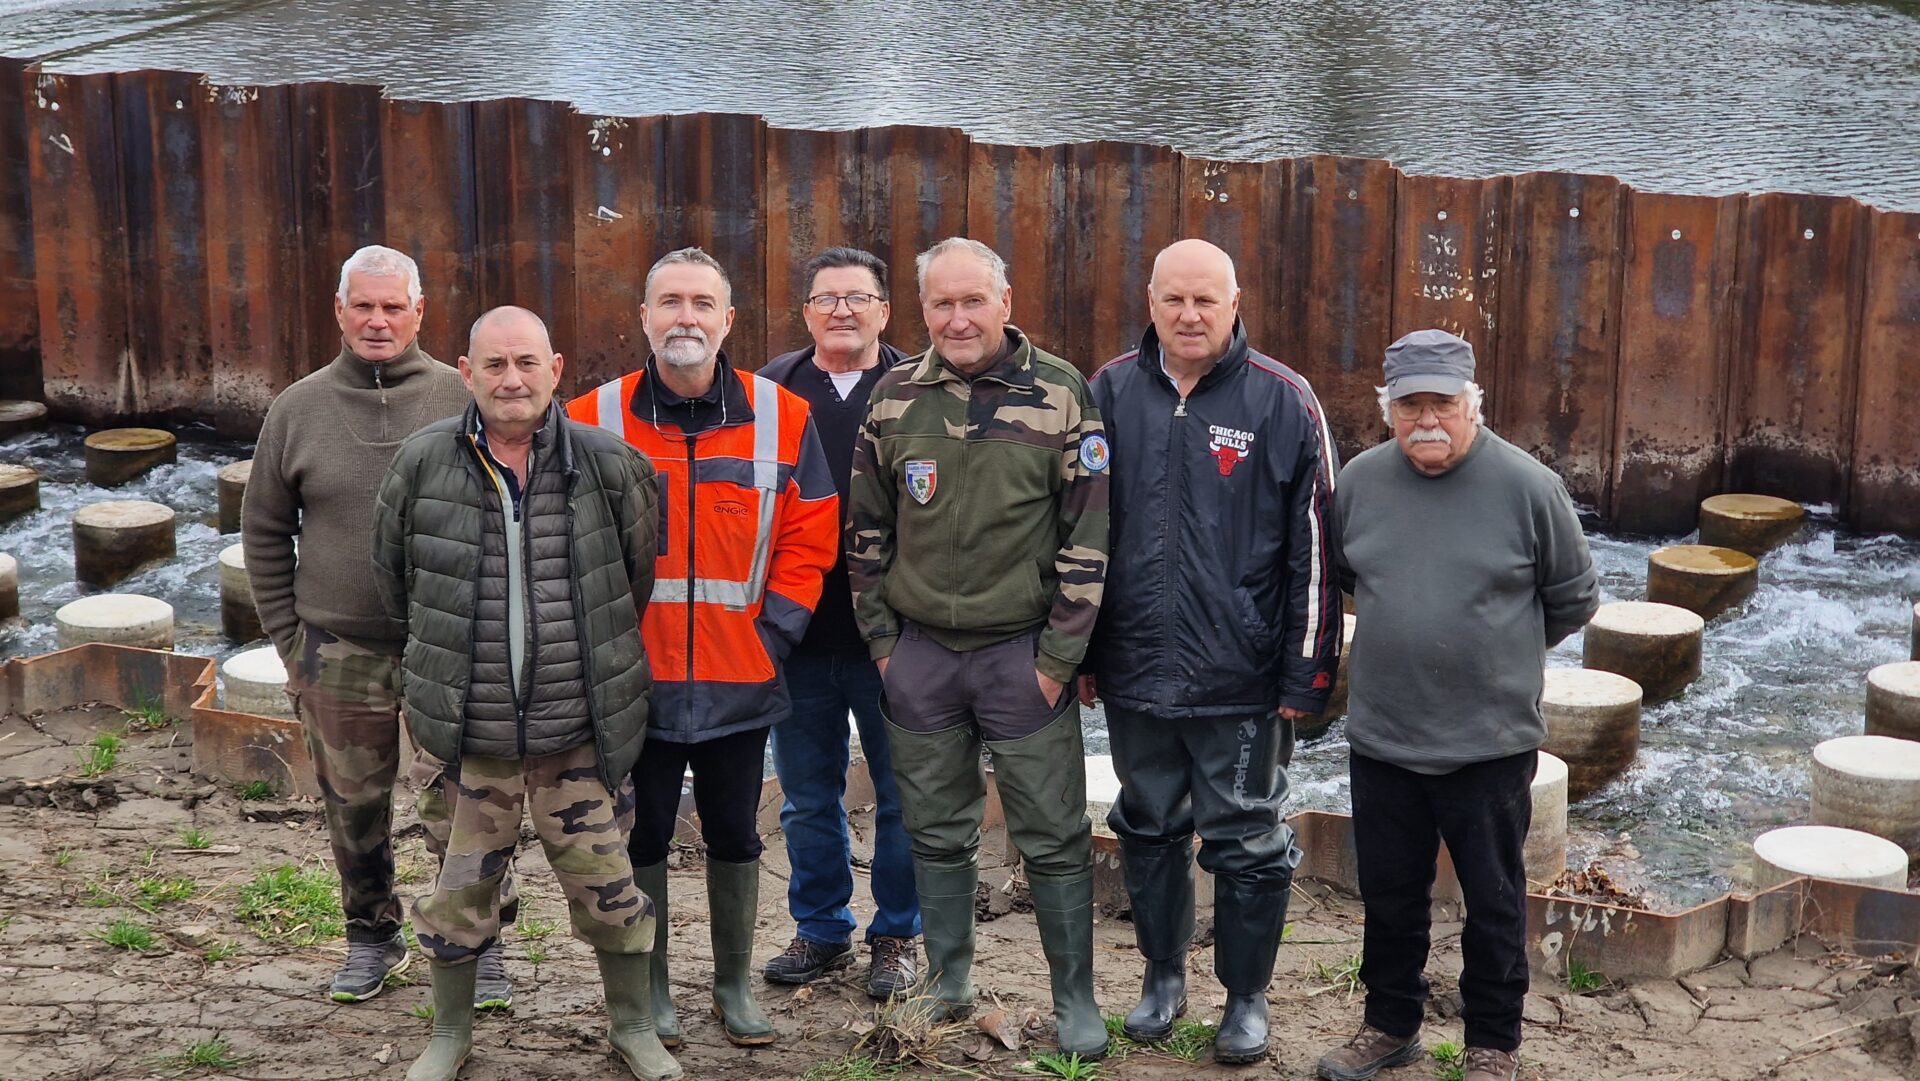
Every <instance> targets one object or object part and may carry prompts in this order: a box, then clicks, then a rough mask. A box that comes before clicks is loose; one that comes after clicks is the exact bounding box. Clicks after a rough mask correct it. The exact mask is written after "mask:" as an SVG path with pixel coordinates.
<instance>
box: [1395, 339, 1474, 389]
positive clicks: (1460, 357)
mask: <svg viewBox="0 0 1920 1081" xmlns="http://www.w3.org/2000/svg"><path fill="white" fill-rule="evenodd" d="M1384 367H1385V371H1386V377H1387V397H1388V398H1389V399H1392V398H1404V397H1406V396H1407V395H1409V394H1446V395H1449V396H1451V395H1455V394H1458V393H1460V392H1461V391H1463V390H1465V389H1467V383H1469V382H1470V381H1472V379H1473V346H1472V345H1471V344H1470V343H1468V341H1467V340H1466V339H1465V338H1462V337H1459V336H1457V335H1453V334H1448V333H1447V332H1446V331H1444V330H1416V331H1414V332H1413V333H1411V334H1408V335H1407V336H1405V337H1403V338H1401V339H1400V340H1399V341H1397V342H1394V343H1393V344H1392V345H1389V346H1387V362H1386V364H1385V365H1384Z"/></svg>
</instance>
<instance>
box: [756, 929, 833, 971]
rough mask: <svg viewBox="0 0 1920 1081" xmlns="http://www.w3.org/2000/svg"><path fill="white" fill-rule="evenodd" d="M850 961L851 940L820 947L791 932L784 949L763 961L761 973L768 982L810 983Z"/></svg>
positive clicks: (818, 944)
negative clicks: (789, 941) (790, 939)
mask: <svg viewBox="0 0 1920 1081" xmlns="http://www.w3.org/2000/svg"><path fill="white" fill-rule="evenodd" d="M850 964H853V943H851V942H843V943H841V944H839V945H837V946H823V945H821V944H820V943H818V942H812V941H809V940H807V939H804V938H801V937H800V936H799V935H795V936H793V941H792V942H791V943H789V944H788V945H787V948H786V951H785V952H783V953H781V954H780V955H779V956H777V957H775V958H773V959H772V960H770V961H768V962H767V967H766V968H765V969H764V970H763V975H765V976H766V978H767V982H768V983H812V982H813V981H815V980H817V979H819V978H820V977H822V976H824V975H826V974H827V973H829V972H831V971H833V970H834V969H836V968H845V967H846V966H848V965H850Z"/></svg>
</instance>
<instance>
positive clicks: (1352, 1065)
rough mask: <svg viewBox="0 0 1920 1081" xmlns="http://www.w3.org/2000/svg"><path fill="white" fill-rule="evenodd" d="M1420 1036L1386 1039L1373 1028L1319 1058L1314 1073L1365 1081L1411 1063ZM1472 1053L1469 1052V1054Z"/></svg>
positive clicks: (1335, 1079) (1416, 1055)
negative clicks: (1390, 1068) (1391, 1067)
mask: <svg viewBox="0 0 1920 1081" xmlns="http://www.w3.org/2000/svg"><path fill="white" fill-rule="evenodd" d="M1422 1053H1423V1052H1422V1049H1421V1047H1420V1034H1419V1033H1418V1032H1415V1033H1414V1034H1413V1035H1411V1036H1389V1035H1387V1034H1386V1033H1384V1032H1382V1031H1380V1030H1379V1029H1377V1028H1374V1027H1373V1026H1372V1025H1366V1026H1363V1027H1362V1028H1361V1029H1360V1031H1359V1033H1358V1034H1356V1035H1355V1036H1354V1037H1353V1039H1351V1040H1348V1041H1347V1042H1346V1043H1343V1044H1341V1045H1340V1046H1339V1047H1336V1048H1334V1049H1333V1050H1331V1051H1329V1052H1327V1053H1326V1054H1324V1055H1321V1056H1320V1065H1319V1066H1318V1067H1317V1068H1316V1069H1315V1071H1314V1072H1315V1073H1316V1074H1317V1075H1318V1076H1320V1077H1324V1078H1326V1079H1327V1081H1367V1079H1368V1078H1370V1077H1372V1076H1373V1075H1374V1074H1377V1073H1379V1072H1380V1071H1381V1070H1384V1069H1386V1068H1388V1067H1389V1066H1401V1065H1405V1064H1406V1063H1409V1062H1412V1061H1413V1060H1414V1059H1417V1058H1419V1057H1420V1056H1421V1054H1422ZM1469 1054H1471V1052H1469Z"/></svg>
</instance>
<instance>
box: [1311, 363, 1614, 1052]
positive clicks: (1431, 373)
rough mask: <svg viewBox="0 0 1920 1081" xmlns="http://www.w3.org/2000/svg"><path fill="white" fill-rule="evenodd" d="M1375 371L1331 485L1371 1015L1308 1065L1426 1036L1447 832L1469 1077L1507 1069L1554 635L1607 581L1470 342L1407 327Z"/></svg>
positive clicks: (1518, 1003)
mask: <svg viewBox="0 0 1920 1081" xmlns="http://www.w3.org/2000/svg"><path fill="white" fill-rule="evenodd" d="M1385 374H1386V386H1384V387H1382V388H1380V409H1381V413H1382V415H1383V417H1384V419H1385V421H1386V423H1387V426H1388V427H1389V428H1391V429H1392V431H1393V439H1392V440H1391V441H1390V442H1385V443H1382V444H1380V445H1379V446H1377V447H1374V448H1372V449H1371V450H1368V451H1366V452H1365V453H1363V454H1361V455H1359V456H1358V457H1356V458H1354V460H1353V461H1352V462H1351V463H1349V464H1348V465H1347V467H1346V469H1345V470H1343V471H1342V472H1341V474H1340V486H1339V490H1338V492H1337V494H1336V496H1335V499H1334V519H1335V521H1336V523H1337V524H1338V528H1339V531H1340V538H1341V563H1342V570H1341V577H1342V579H1343V582H1344V584H1346V585H1347V586H1348V587H1349V588H1350V589H1351V591H1352V592H1353V595H1354V605H1355V610H1354V615H1355V617H1356V630H1355V632H1354V639H1353V652H1352V654H1351V655H1350V656H1349V657H1348V659H1347V673H1348V679H1349V681H1350V693H1349V699H1348V704H1347V740H1348V742H1349V744H1351V747H1352V750H1351V754H1350V769H1351V773H1352V782H1353V833H1354V852H1355V856H1356V858H1357V864H1358V870H1359V878H1360V896H1361V900H1362V902H1363V903H1364V905H1365V907H1366V929H1365V932H1364V936H1365V937H1364V943H1363V946H1362V950H1361V965H1360V979H1361V981H1362V982H1363V983H1365V984H1366V985H1367V1001H1366V1019H1365V1023H1364V1025H1363V1026H1362V1028H1361V1029H1360V1032H1359V1033H1358V1034H1357V1035H1355V1036H1354V1037H1353V1039H1351V1040H1349V1041H1347V1043H1345V1044H1344V1045H1342V1046H1340V1047H1337V1048H1334V1049H1333V1050H1331V1051H1329V1052H1327V1053H1326V1054H1325V1055H1324V1056H1322V1057H1321V1059H1320V1063H1319V1071H1318V1072H1319V1076H1321V1077H1323V1078H1327V1079H1328V1081H1365V1079H1366V1078H1370V1077H1372V1076H1373V1075H1374V1074H1376V1073H1378V1072H1379V1071H1380V1070H1382V1069H1386V1068H1388V1067H1391V1066H1398V1065H1401V1064H1403V1063H1407V1062H1412V1061H1414V1060H1415V1059H1417V1058H1419V1057H1420V1055H1421V1047H1420V1022H1421V1019H1422V1017H1423V1015H1424V1012H1425V1005H1426V998H1427V980H1426V977H1425V976H1424V975H1423V974H1422V970H1423V969H1424V968H1425V967H1426V962H1427V951H1428V946H1429V931H1430V924H1431V917H1430V906H1431V903H1432V902H1431V900H1430V897H1431V892H1432V888H1433V878H1434V864H1435V861H1436V859H1437V858H1438V855H1439V845H1440V842H1441V841H1445V842H1446V844H1447V851H1448V852H1449V853H1450V854H1451V855H1452V857H1453V864H1454V868H1455V870H1456V871H1457V872H1458V874H1459V878H1460V888H1461V892H1462V893H1463V894H1464V895H1465V899H1466V907H1467V918H1466V928H1465V930H1464V931H1463V932H1462V934H1461V952H1462V954H1463V961H1464V965H1463V971H1462V972H1461V975H1460V995H1461V998H1462V1000H1463V1009H1462V1010H1461V1014H1462V1017H1463V1020H1464V1021H1465V1023H1466V1045H1467V1058H1466V1071H1465V1081H1511V1079H1512V1078H1513V1077H1514V1076H1515V1075H1516V1073H1517V1072H1518V1068H1519V1056H1518V1052H1519V1048H1520V1012H1521V1007H1522V1004H1523V1002H1524V1000H1525V998H1526V994H1527V955H1526V948H1525V947H1526V942H1525V939H1526V929H1527V876H1526V867H1525V865H1524V863H1523V861H1522V849H1523V847H1524V845H1525V843H1526V837H1527V828H1528V826H1529V825H1530V824H1531V819H1532V810H1533V803H1532V795H1531V788H1532V783H1533V774H1534V766H1535V762H1536V760H1537V758H1538V751H1539V748H1540V745H1541V744H1542V743H1543V742H1545V740H1546V726H1545V724H1544V722H1543V721H1542V720H1541V716H1540V693H1541V686H1542V683H1543V682H1544V679H1543V673H1544V670H1545V668H1546V655H1547V650H1548V649H1551V648H1552V647H1553V646H1554V645H1556V644H1558V643H1559V642H1560V641H1561V639H1564V638H1566V637H1567V636H1568V635H1570V634H1572V633H1573V632H1574V631H1577V630H1579V629H1580V628H1581V627H1582V626H1584V625H1585V624H1586V622H1587V620H1588V619H1589V618H1591V617H1592V615H1593V613H1594V611H1595V609H1596V608H1598V606H1599V598H1598V583H1597V580H1596V577H1595V575H1594V570H1593V560H1592V558H1591V556H1590V555H1589V554H1588V552H1587V542H1586V538H1585V537H1584V536H1583V535H1582V534H1581V532H1580V521H1579V518H1578V517H1577V516H1576V515H1575V513H1574V509H1573V502H1572V500H1570V499H1569V498H1568V497H1567V489H1566V486H1565V485H1563V484H1562V483H1561V482H1560V478H1559V477H1557V476H1555V475H1554V473H1553V471H1552V470H1550V469H1548V468H1547V467H1546V466H1543V465H1541V464H1540V463H1539V462H1537V461H1535V460H1534V459H1533V458H1532V457H1531V456H1529V455H1528V454H1527V453H1526V452H1524V451H1522V450H1520V449H1518V448H1516V447H1515V446H1513V445H1512V444H1511V443H1508V442H1507V441H1506V440H1504V439H1502V438H1500V437H1499V436H1497V435H1495V434H1494V433H1493V432H1492V431H1490V430H1488V429H1487V427H1486V424H1485V421H1484V419H1483V417H1482V415H1481V411H1480V403H1481V392H1480V388H1479V387H1478V386H1476V385H1475V384H1474V382H1473V374H1474V359H1473V347H1472V346H1471V345H1470V344H1468V343H1467V342H1466V341H1464V340H1462V339H1460V338H1458V337H1456V336H1454V335H1452V334H1449V333H1446V332H1445V331H1440V330H1419V331H1415V332H1413V333H1412V334H1409V335H1407V336H1406V337H1404V338H1401V339H1400V340H1399V341H1397V342H1394V343H1393V344H1392V345H1391V346H1389V347H1388V348H1387V356H1386V365H1385Z"/></svg>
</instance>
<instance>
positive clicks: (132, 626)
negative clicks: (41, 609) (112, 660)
mask: <svg viewBox="0 0 1920 1081" xmlns="http://www.w3.org/2000/svg"><path fill="white" fill-rule="evenodd" d="M53 622H54V624H55V625H56V626H57V627H58V628H59V639H60V648H61V649H66V648H67V647H68V646H77V645H81V644H83V643H86V642H108V643H111V644H113V645H121V646H139V647H140V648H142V649H172V648H173V605H171V604H168V603H167V602H166V601H163V600H158V599H156V598H153V597H142V596H140V595H139V594H137V593H99V594H95V595H94V596H91V597H82V598H80V599H79V600H77V601H73V602H72V603H70V604H66V605H63V606H62V607H61V609H60V610H59V611H58V612H55V613H54V614H53Z"/></svg>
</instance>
